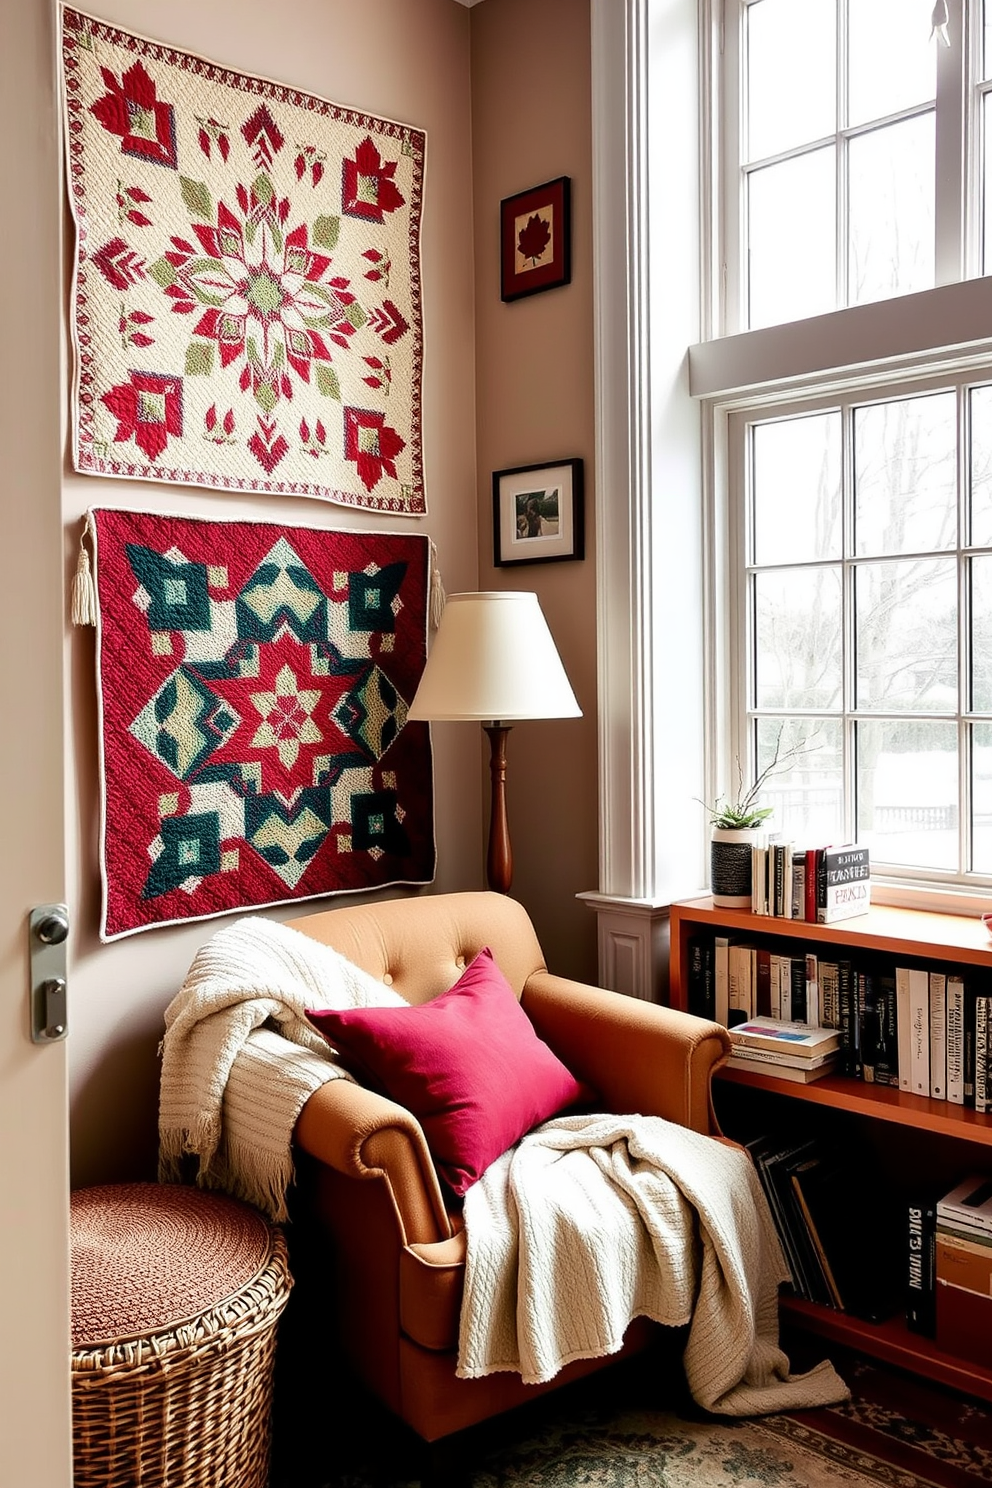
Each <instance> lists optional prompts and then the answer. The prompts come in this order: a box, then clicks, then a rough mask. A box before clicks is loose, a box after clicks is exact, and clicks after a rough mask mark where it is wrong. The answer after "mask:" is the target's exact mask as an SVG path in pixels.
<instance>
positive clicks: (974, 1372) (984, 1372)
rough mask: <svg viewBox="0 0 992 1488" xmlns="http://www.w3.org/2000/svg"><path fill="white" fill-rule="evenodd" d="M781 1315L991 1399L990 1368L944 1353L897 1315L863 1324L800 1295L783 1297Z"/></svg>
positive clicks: (914, 1371) (889, 1361)
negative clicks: (897, 1318)
mask: <svg viewBox="0 0 992 1488" xmlns="http://www.w3.org/2000/svg"><path fill="white" fill-rule="evenodd" d="M781 1312H782V1316H783V1318H785V1319H788V1320H789V1321H791V1322H793V1323H795V1324H796V1325H797V1326H799V1327H801V1328H805V1329H807V1330H808V1331H809V1332H811V1333H816V1334H817V1335H818V1336H819V1337H821V1338H829V1339H831V1340H832V1341H833V1342H834V1343H840V1344H843V1345H845V1346H846V1347H847V1348H852V1349H856V1350H858V1351H859V1352H860V1353H863V1354H870V1355H871V1357H872V1358H875V1359H884V1360H885V1362H886V1363H887V1364H894V1365H896V1367H897V1368H899V1369H906V1370H909V1371H910V1373H912V1374H924V1375H926V1376H927V1378H928V1379H932V1380H936V1381H937V1383H938V1384H941V1385H949V1386H950V1388H951V1389H953V1390H962V1391H963V1392H964V1393H965V1394H966V1395H977V1396H978V1397H979V1399H981V1400H989V1401H992V1369H983V1368H982V1366H981V1365H980V1364H974V1363H972V1362H970V1361H969V1360H964V1359H957V1358H955V1357H954V1355H953V1354H945V1353H942V1352H941V1350H940V1349H938V1348H937V1347H935V1345H934V1344H933V1343H932V1342H931V1340H930V1339H929V1338H922V1337H921V1336H920V1335H919V1334H918V1333H911V1332H910V1331H909V1329H908V1328H907V1327H906V1326H905V1325H904V1324H903V1323H901V1322H899V1321H897V1320H896V1319H892V1318H890V1319H889V1321H888V1322H885V1323H866V1322H862V1321H861V1319H860V1318H855V1317H850V1316H849V1315H848V1314H847V1313H845V1312H835V1311H833V1309H831V1308H829V1307H818V1306H817V1305H816V1304H815V1303H813V1302H804V1301H803V1300H802V1298H801V1297H783V1298H782V1303H781Z"/></svg>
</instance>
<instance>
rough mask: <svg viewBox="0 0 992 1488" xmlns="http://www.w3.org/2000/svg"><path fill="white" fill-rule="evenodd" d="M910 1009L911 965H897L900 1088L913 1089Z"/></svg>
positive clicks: (897, 1028) (897, 1044)
mask: <svg viewBox="0 0 992 1488" xmlns="http://www.w3.org/2000/svg"><path fill="white" fill-rule="evenodd" d="M910 1028H911V1015H910V1010H909V967H908V966H897V967H896V1048H897V1053H898V1064H899V1089H900V1090H912V1088H913V1086H912V1080H911V1078H910V1070H911V1068H912V1062H913V1060H912V1048H913V1045H912V1039H911V1037H910Z"/></svg>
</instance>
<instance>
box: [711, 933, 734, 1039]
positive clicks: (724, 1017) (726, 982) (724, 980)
mask: <svg viewBox="0 0 992 1488" xmlns="http://www.w3.org/2000/svg"><path fill="white" fill-rule="evenodd" d="M729 961H730V940H729V938H728V937H727V936H726V935H715V936H714V937H713V996H714V1001H715V1004H716V1006H715V1008H714V1013H715V1016H716V1021H717V1022H718V1023H722V1024H723V1026H724V1028H726V1027H727V1026H728V1023H729V1020H730V966H729Z"/></svg>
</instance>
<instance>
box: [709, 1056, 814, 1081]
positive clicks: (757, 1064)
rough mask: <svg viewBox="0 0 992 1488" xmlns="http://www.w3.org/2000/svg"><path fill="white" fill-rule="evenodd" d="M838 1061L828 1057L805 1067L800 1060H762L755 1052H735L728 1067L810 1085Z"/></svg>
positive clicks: (728, 1062) (728, 1061)
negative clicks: (788, 1061) (789, 1061)
mask: <svg viewBox="0 0 992 1488" xmlns="http://www.w3.org/2000/svg"><path fill="white" fill-rule="evenodd" d="M836 1063H837V1061H836V1060H835V1059H832V1058H827V1059H825V1060H823V1061H822V1062H821V1061H820V1060H812V1061H811V1062H810V1063H809V1064H807V1065H805V1067H804V1066H803V1065H801V1064H799V1063H798V1061H796V1062H791V1063H789V1064H786V1063H785V1061H784V1060H777V1059H769V1060H760V1059H758V1058H756V1057H755V1055H754V1054H747V1053H743V1054H739V1053H734V1054H731V1056H730V1058H729V1059H728V1060H727V1065H726V1067H727V1069H735V1070H747V1071H749V1072H750V1073H751V1074H752V1075H769V1076H770V1077H771V1078H773V1079H775V1080H791V1081H792V1082H793V1083H794V1084H798V1085H809V1084H811V1083H812V1082H813V1081H814V1080H822V1079H823V1076H824V1075H829V1074H831V1073H832V1072H833V1070H834V1068H835V1066H836Z"/></svg>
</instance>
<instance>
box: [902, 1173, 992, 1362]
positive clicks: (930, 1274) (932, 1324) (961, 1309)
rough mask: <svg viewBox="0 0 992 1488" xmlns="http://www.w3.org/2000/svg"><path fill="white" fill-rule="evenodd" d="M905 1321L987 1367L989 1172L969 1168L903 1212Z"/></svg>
mask: <svg viewBox="0 0 992 1488" xmlns="http://www.w3.org/2000/svg"><path fill="white" fill-rule="evenodd" d="M905 1235H906V1268H905V1276H906V1325H907V1327H908V1328H909V1329H910V1330H911V1331H912V1332H914V1333H920V1334H923V1335H925V1336H926V1337H928V1338H935V1339H936V1341H937V1346H938V1347H939V1348H940V1349H941V1350H942V1351H943V1352H945V1353H949V1354H954V1355H957V1356H959V1357H964V1358H969V1359H973V1360H975V1361H976V1362H977V1363H980V1364H987V1363H988V1358H989V1342H988V1341H989V1337H990V1336H992V1177H990V1176H989V1175H988V1174H982V1173H971V1174H969V1175H968V1176H967V1177H966V1178H964V1179H962V1180H961V1182H960V1183H958V1184H956V1185H955V1186H954V1188H952V1189H951V1190H950V1191H949V1192H948V1193H945V1194H943V1195H942V1196H939V1197H934V1196H933V1195H932V1194H931V1195H926V1196H924V1197H923V1198H913V1199H911V1200H910V1201H909V1203H908V1204H907V1209H906V1229H905Z"/></svg>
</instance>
